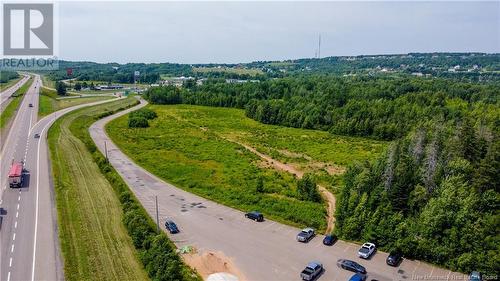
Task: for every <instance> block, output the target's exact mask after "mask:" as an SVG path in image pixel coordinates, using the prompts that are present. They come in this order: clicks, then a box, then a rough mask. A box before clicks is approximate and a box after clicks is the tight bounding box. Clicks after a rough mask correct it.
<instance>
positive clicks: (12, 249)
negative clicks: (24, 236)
mask: <svg viewBox="0 0 500 281" xmlns="http://www.w3.org/2000/svg"><path fill="white" fill-rule="evenodd" d="M10 252H11V253H14V244H12V247H11V248H10Z"/></svg>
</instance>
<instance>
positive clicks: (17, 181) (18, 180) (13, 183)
mask: <svg viewBox="0 0 500 281" xmlns="http://www.w3.org/2000/svg"><path fill="white" fill-rule="evenodd" d="M22 185H23V163H21V162H14V163H12V166H10V170H9V186H10V187H21V186H22Z"/></svg>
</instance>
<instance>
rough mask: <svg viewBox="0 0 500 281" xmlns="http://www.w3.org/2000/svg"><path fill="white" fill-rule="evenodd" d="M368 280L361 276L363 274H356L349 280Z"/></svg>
mask: <svg viewBox="0 0 500 281" xmlns="http://www.w3.org/2000/svg"><path fill="white" fill-rule="evenodd" d="M365 280H366V275H364V274H361V273H356V274H354V275H353V276H351V278H349V281H365Z"/></svg>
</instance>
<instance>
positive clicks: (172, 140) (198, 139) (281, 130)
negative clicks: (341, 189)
mask: <svg viewBox="0 0 500 281" xmlns="http://www.w3.org/2000/svg"><path fill="white" fill-rule="evenodd" d="M149 108H151V109H153V110H154V111H156V112H157V113H158V118H156V119H154V120H151V121H150V126H151V127H150V128H148V129H129V128H128V127H127V118H128V117H127V116H123V117H121V118H118V119H117V120H115V121H113V122H111V123H110V124H109V125H108V127H107V130H108V133H109V134H110V136H111V138H112V139H113V140H114V141H115V142H116V143H117V144H118V145H119V146H120V147H121V148H122V149H123V150H124V151H125V153H127V154H128V155H129V156H130V157H131V158H132V159H134V160H135V161H136V162H137V163H138V164H140V165H141V166H143V167H145V168H146V169H148V170H149V171H151V172H153V173H154V174H156V175H158V176H160V177H162V178H164V179H165V180H167V181H169V182H171V183H173V184H175V185H177V186H179V187H181V188H184V189H186V190H188V191H190V192H193V193H196V194H199V195H201V196H204V197H207V198H210V199H212V200H215V201H218V202H221V203H223V204H226V205H229V206H231V207H234V208H238V209H241V210H251V209H258V210H261V211H263V212H264V213H265V214H266V215H267V216H269V217H271V218H273V219H275V220H278V221H281V222H286V223H289V224H292V225H297V226H305V225H310V226H314V227H316V228H318V229H324V228H325V226H326V221H325V219H324V217H325V208H324V206H323V204H321V203H314V202H310V201H302V200H299V199H298V198H299V196H297V192H296V183H297V180H296V179H295V178H294V177H293V176H292V175H290V174H288V173H286V172H281V171H276V170H273V169H269V168H266V167H264V166H263V165H262V161H261V159H260V158H259V157H258V156H256V155H255V154H253V153H251V152H249V151H248V150H246V149H245V148H243V147H242V146H241V145H239V144H238V142H239V143H245V144H247V145H250V146H253V147H256V148H257V149H258V150H260V151H263V152H266V153H269V154H270V155H272V154H275V155H273V157H275V158H280V160H286V161H288V163H291V162H292V160H293V162H296V164H297V165H299V166H300V167H301V168H304V169H305V170H307V171H311V172H315V173H320V172H321V171H316V170H314V169H318V168H317V167H318V166H319V165H317V164H318V163H320V162H321V163H323V162H324V163H329V164H330V165H332V166H335V168H338V169H341V168H342V166H343V165H345V164H349V163H350V162H352V161H356V160H359V161H361V160H365V159H371V158H373V157H375V156H376V155H378V154H379V153H380V152H381V151H382V150H383V149H384V147H385V145H384V143H381V142H375V141H368V140H364V139H359V138H348V137H338V136H332V135H330V134H328V133H326V132H320V131H311V130H302V129H294V128H285V127H279V126H270V125H263V124H260V123H258V122H256V121H254V120H251V119H249V118H246V117H245V116H244V112H243V111H242V110H239V109H228V108H212V107H200V106H188V105H176V106H149ZM309 169H310V170H309ZM325 169H327V168H325ZM325 173H326V172H325ZM259 178H262V179H263V182H264V191H262V192H258V191H257V190H256V185H257V182H258V180H259ZM328 179H329V180H330V181H331V182H334V179H335V176H331V175H329V174H328V173H327V175H325V176H323V177H321V179H320V180H323V181H328ZM331 182H330V183H331Z"/></svg>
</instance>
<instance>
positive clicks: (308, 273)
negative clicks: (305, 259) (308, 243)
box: [300, 261, 324, 281]
mask: <svg viewBox="0 0 500 281" xmlns="http://www.w3.org/2000/svg"><path fill="white" fill-rule="evenodd" d="M323 270H324V269H323V265H322V264H321V263H320V262H317V261H313V262H310V263H308V264H307V266H306V268H304V270H302V272H301V273H300V278H302V280H307V281H310V280H314V279H316V278H318V276H319V275H320V274H321V273H322V272H323Z"/></svg>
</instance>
